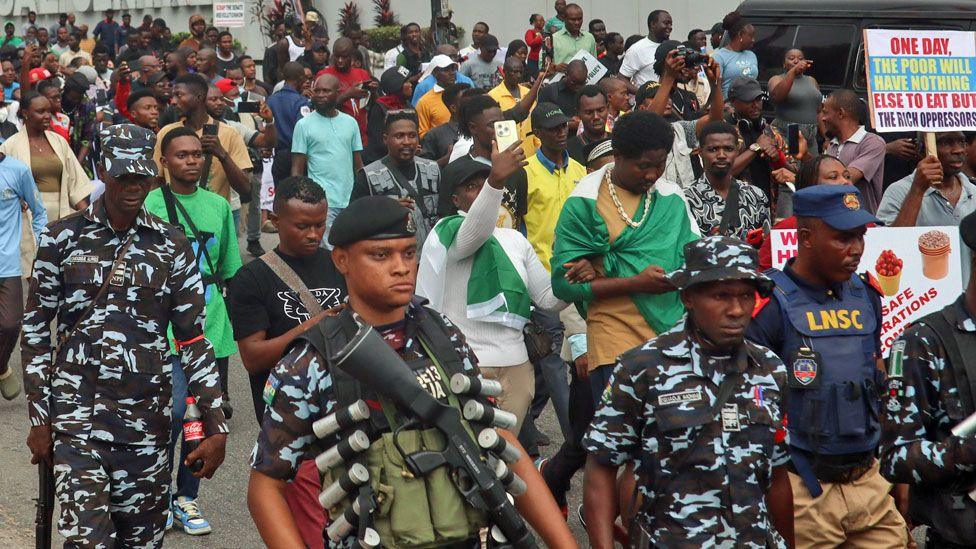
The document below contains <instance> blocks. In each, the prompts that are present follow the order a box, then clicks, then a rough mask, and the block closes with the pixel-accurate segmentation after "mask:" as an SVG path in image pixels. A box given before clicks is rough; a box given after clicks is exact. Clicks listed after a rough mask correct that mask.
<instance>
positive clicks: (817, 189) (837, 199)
mask: <svg viewBox="0 0 976 549" xmlns="http://www.w3.org/2000/svg"><path fill="white" fill-rule="evenodd" d="M793 214H794V215H796V216H797V217H815V218H817V219H820V220H822V221H823V222H824V223H826V224H827V225H830V226H831V227H833V228H835V229H837V230H838V231H849V230H851V229H854V228H857V227H863V226H864V225H867V224H868V223H880V221H878V218H876V217H874V216H873V215H871V213H870V212H868V211H867V210H865V209H863V208H861V193H860V191H858V190H857V187H855V186H853V185H813V186H812V187H807V188H805V189H800V190H798V191H796V194H794V195H793Z"/></svg>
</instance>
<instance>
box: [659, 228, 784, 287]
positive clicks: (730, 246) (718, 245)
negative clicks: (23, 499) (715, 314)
mask: <svg viewBox="0 0 976 549" xmlns="http://www.w3.org/2000/svg"><path fill="white" fill-rule="evenodd" d="M684 254H685V266H684V267H682V268H681V269H678V270H676V271H674V272H671V273H668V275H667V277H668V280H670V281H671V283H672V284H674V285H675V286H676V287H677V288H678V289H679V290H684V289H687V288H690V287H692V286H694V285H696V284H703V283H706V282H719V281H728V280H744V281H746V282H751V283H753V284H755V285H756V290H757V291H759V294H760V295H769V292H771V291H772V289H773V281H772V280H771V279H770V278H769V277H767V276H766V275H764V274H762V273H760V272H759V271H758V270H757V269H758V268H759V254H758V252H756V249H755V248H753V247H752V246H751V245H749V244H747V243H745V242H743V241H741V240H739V239H738V238H730V237H727V236H706V237H705V238H702V239H700V240H695V241H692V242H689V243H687V244H685V248H684Z"/></svg>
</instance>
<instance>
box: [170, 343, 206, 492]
mask: <svg viewBox="0 0 976 549" xmlns="http://www.w3.org/2000/svg"><path fill="white" fill-rule="evenodd" d="M170 362H172V363H173V423H172V432H171V436H170V439H169V462H170V464H171V465H170V466H171V467H172V466H173V465H175V464H174V463H173V454H174V453H175V450H176V443H177V441H179V442H180V463H179V469H178V470H177V474H176V491H175V492H173V499H176V498H177V497H180V496H185V497H188V498H190V499H197V496H198V495H200V479H198V478H197V477H195V476H193V473H191V472H190V468H189V467H187V466H186V465H185V464H184V463H183V461H184V460H185V459H186V456H187V454H189V449H188V448H187V447H186V444H185V443H184V442H183V415H184V414H186V396H187V393H188V389H187V384H186V374H184V373H183V367H182V366H181V365H180V357H179V356H175V355H174V356H171V357H170Z"/></svg>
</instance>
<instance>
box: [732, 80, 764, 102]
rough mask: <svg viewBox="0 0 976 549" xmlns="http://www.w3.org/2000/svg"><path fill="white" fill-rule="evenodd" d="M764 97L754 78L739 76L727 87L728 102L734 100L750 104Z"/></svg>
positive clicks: (760, 86)
mask: <svg viewBox="0 0 976 549" xmlns="http://www.w3.org/2000/svg"><path fill="white" fill-rule="evenodd" d="M765 95H766V94H765V92H763V89H762V85H760V84H759V81H758V80H756V79H755V78H749V77H746V76H740V77H738V78H736V79H735V80H733V81H732V83H731V84H730V85H729V100H733V99H735V100H738V101H745V102H746V103H750V102H752V101H755V100H756V99H758V98H760V97H763V96H765Z"/></svg>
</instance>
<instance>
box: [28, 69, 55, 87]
mask: <svg viewBox="0 0 976 549" xmlns="http://www.w3.org/2000/svg"><path fill="white" fill-rule="evenodd" d="M28 77H29V78H30V82H31V84H37V83H38V82H40V81H41V80H47V79H48V78H51V71H49V70H47V69H45V68H44V67H37V68H36V69H31V71H30V72H29V73H28Z"/></svg>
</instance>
